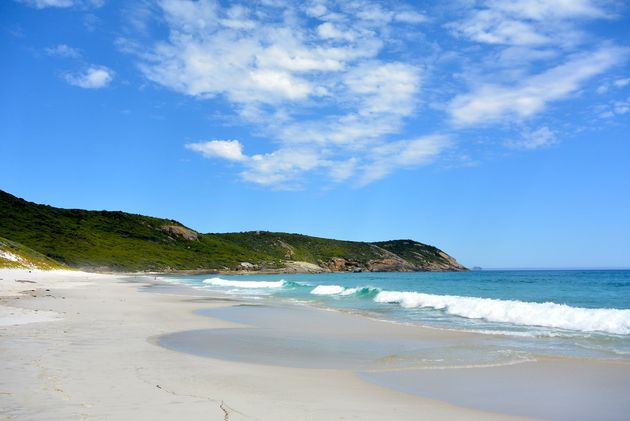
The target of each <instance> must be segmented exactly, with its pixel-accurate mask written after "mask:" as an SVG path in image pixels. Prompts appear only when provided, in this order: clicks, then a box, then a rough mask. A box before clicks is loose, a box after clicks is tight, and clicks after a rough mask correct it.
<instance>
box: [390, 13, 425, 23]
mask: <svg viewBox="0 0 630 421" xmlns="http://www.w3.org/2000/svg"><path fill="white" fill-rule="evenodd" d="M394 20H396V21H398V22H403V23H411V24H416V23H425V22H426V21H428V19H427V17H426V16H425V15H423V14H422V13H418V12H415V11H413V10H405V11H401V12H398V13H396V14H395V15H394Z"/></svg>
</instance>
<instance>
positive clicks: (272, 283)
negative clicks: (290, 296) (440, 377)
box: [203, 278, 284, 288]
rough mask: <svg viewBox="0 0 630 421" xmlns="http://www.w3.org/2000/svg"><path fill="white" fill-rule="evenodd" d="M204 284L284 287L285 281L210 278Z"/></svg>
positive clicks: (242, 286)
mask: <svg viewBox="0 0 630 421" xmlns="http://www.w3.org/2000/svg"><path fill="white" fill-rule="evenodd" d="M203 283H204V284H210V285H214V286H219V287H232V288H282V287H283V286H284V281H282V280H280V281H228V280H227V279H222V278H210V279H206V280H204V281H203Z"/></svg>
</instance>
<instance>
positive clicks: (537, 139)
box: [507, 126, 558, 150]
mask: <svg viewBox="0 0 630 421" xmlns="http://www.w3.org/2000/svg"><path fill="white" fill-rule="evenodd" d="M557 141H558V138H557V136H556V134H555V133H554V132H553V131H552V130H551V129H550V128H549V127H546V126H545V127H541V128H539V129H536V130H531V131H524V132H522V133H521V137H520V139H516V140H512V141H509V142H507V146H509V147H511V148H514V149H526V150H534V149H540V148H544V147H547V146H550V145H553V144H554V143H556V142H557Z"/></svg>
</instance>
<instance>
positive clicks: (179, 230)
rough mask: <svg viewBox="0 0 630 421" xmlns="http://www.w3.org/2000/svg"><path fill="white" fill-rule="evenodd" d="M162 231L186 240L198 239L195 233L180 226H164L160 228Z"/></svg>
mask: <svg viewBox="0 0 630 421" xmlns="http://www.w3.org/2000/svg"><path fill="white" fill-rule="evenodd" d="M162 231H164V232H167V233H169V234H175V235H179V236H181V237H184V238H185V239H186V240H190V241H194V240H197V239H198V238H199V234H197V233H196V232H195V231H193V230H191V229H188V228H186V227H182V226H180V225H164V226H163V227H162Z"/></svg>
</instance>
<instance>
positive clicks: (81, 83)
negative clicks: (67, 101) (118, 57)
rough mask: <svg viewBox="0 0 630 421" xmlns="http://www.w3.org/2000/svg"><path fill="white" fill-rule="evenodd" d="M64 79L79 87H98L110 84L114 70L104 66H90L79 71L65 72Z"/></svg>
mask: <svg viewBox="0 0 630 421" xmlns="http://www.w3.org/2000/svg"><path fill="white" fill-rule="evenodd" d="M64 79H65V80H66V82H68V83H69V84H70V85H73V86H78V87H79V88H85V89H99V88H104V87H106V86H107V85H109V84H110V82H111V81H112V80H113V79H114V71H113V70H111V69H109V68H107V67H105V66H90V67H88V68H87V69H85V70H84V71H82V72H79V73H66V74H65V75H64Z"/></svg>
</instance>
